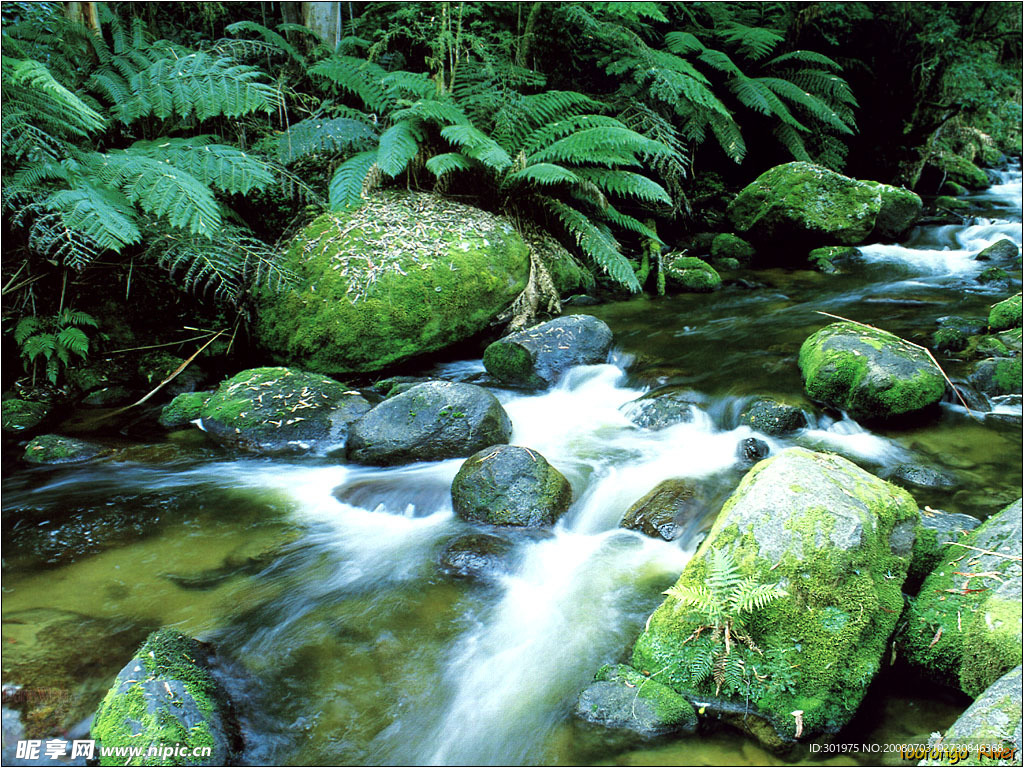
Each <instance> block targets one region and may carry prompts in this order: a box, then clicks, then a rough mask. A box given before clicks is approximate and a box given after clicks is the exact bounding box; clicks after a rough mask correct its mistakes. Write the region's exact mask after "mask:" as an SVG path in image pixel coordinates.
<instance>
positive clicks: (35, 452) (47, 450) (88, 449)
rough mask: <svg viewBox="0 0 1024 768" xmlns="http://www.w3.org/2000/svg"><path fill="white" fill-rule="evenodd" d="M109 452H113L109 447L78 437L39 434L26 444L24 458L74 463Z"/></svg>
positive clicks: (35, 461) (44, 461) (30, 461)
mask: <svg viewBox="0 0 1024 768" xmlns="http://www.w3.org/2000/svg"><path fill="white" fill-rule="evenodd" d="M108 453H111V450H110V449H109V448H105V447H103V446H102V445H97V444H96V443H90V442H89V441H87V440H79V439H78V438H77V437H64V436H63V435H39V436H38V437H33V438H32V439H31V440H29V442H28V445H26V446H25V455H24V459H25V461H27V462H28V463H29V464H73V463H76V462H79V461H89V460H90V459H95V458H96V457H98V456H102V455H104V454H108Z"/></svg>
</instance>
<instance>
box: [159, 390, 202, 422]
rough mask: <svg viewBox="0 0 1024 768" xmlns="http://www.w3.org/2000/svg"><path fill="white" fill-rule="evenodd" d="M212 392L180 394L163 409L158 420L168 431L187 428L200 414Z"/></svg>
mask: <svg viewBox="0 0 1024 768" xmlns="http://www.w3.org/2000/svg"><path fill="white" fill-rule="evenodd" d="M212 396H213V392H182V393H181V394H180V395H177V396H176V397H175V398H174V399H173V400H171V402H169V403H168V404H167V405H165V406H164V407H163V409H162V410H161V411H160V418H159V419H158V420H159V422H160V425H161V426H164V427H167V428H168V429H176V428H179V427H187V426H188V425H189V424H191V423H192V422H193V421H195V420H196V419H198V418H199V417H200V415H201V414H202V410H203V406H204V405H206V403H207V402H208V401H209V400H210V398H211V397H212Z"/></svg>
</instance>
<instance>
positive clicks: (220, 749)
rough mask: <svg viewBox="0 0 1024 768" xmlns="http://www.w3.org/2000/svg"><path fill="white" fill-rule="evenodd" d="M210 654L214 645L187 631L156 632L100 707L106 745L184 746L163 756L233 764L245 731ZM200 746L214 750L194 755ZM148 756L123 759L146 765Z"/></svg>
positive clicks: (99, 733) (98, 733) (95, 728)
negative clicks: (212, 666)
mask: <svg viewBox="0 0 1024 768" xmlns="http://www.w3.org/2000/svg"><path fill="white" fill-rule="evenodd" d="M210 658H211V653H210V650H209V648H208V647H207V646H204V644H202V643H200V642H198V641H197V640H195V639H193V638H191V637H189V636H187V635H183V634H181V633H180V632H176V631H174V630H171V629H161V630H159V631H157V632H154V633H153V634H151V635H150V636H149V637H148V638H146V642H144V643H143V644H142V647H141V648H139V650H138V653H136V655H135V658H134V659H132V660H131V661H129V662H128V664H126V665H125V667H124V669H122V670H121V672H120V673H119V674H118V676H117V679H116V680H114V685H113V686H112V687H111V689H110V691H109V692H108V693H107V695H106V697H105V698H104V699H103V702H102V703H101V704H100V706H99V709H97V710H96V719H95V720H94V721H93V724H92V735H93V736H94V737H95V738H96V739H97V740H99V741H100V742H101V743H102V744H103V746H104V747H105V748H107V749H110V748H116V747H130V746H136V745H139V744H142V745H146V746H149V745H154V746H160V747H173V746H175V745H180V746H181V747H184V748H185V749H184V750H182V751H184V752H185V754H184V755H178V754H170V755H164V756H162V757H161V760H160V761H159V764H161V765H172V766H177V765H228V764H229V762H228V761H229V760H231V759H232V758H234V757H236V755H237V753H238V752H239V751H240V749H241V746H242V745H241V735H240V731H239V728H238V723H237V721H236V719H235V716H234V712H233V709H232V706H231V703H230V701H229V700H228V698H227V694H226V693H225V692H224V690H223V688H222V687H221V686H220V684H219V683H218V682H217V681H216V680H215V679H214V678H213V676H212V675H211V674H210V671H209V664H210ZM198 747H209V748H210V750H211V754H210V755H209V756H208V757H205V758H198V757H192V750H194V749H196V748H198ZM144 757H145V756H144V755H143V756H142V757H138V758H136V759H133V760H130V761H128V762H127V763H122V764H127V765H144V764H146V762H145V760H144Z"/></svg>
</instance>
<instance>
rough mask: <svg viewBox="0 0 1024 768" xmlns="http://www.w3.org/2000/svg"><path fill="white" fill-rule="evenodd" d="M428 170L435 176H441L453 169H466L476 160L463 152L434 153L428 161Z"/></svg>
mask: <svg viewBox="0 0 1024 768" xmlns="http://www.w3.org/2000/svg"><path fill="white" fill-rule="evenodd" d="M425 165H426V167H427V170H428V171H430V172H431V173H432V174H434V176H435V177H437V178H441V177H442V176H444V175H445V174H447V173H452V172H453V171H465V170H468V169H469V168H472V167H473V166H474V165H476V161H474V160H472V159H470V158H468V157H466V156H465V155H464V154H462V153H461V152H445V153H444V154H440V155H434V156H433V157H431V158H430V159H428V160H427V162H426V164H425Z"/></svg>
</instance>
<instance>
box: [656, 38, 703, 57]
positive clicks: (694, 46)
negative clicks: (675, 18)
mask: <svg viewBox="0 0 1024 768" xmlns="http://www.w3.org/2000/svg"><path fill="white" fill-rule="evenodd" d="M665 47H666V48H668V49H669V50H670V51H672V53H677V54H679V55H681V56H685V55H687V54H690V53H698V52H700V51H703V50H704V43H702V42H701V41H700V40H698V39H697V37H696V36H694V35H692V34H690V33H689V32H669V33H667V34H666V35H665Z"/></svg>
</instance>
